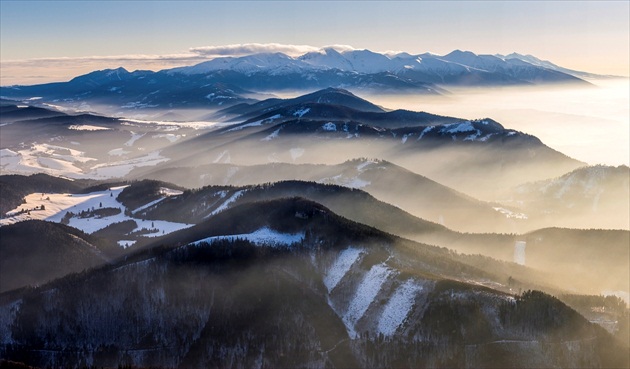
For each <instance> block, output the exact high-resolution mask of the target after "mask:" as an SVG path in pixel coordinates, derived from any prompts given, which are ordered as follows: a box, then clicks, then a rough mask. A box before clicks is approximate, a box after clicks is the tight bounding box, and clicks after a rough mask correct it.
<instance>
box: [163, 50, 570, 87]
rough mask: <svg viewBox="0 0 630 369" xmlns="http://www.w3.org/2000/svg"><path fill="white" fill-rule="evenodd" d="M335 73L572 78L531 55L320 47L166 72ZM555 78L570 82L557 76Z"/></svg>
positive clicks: (208, 63)
mask: <svg viewBox="0 0 630 369" xmlns="http://www.w3.org/2000/svg"><path fill="white" fill-rule="evenodd" d="M335 69H336V70H339V71H343V72H353V73H361V74H375V73H383V72H388V73H393V74H396V75H399V74H401V75H405V74H406V72H409V71H414V72H424V73H435V74H436V75H442V76H444V75H447V74H461V73H471V72H481V73H483V72H485V73H505V74H507V75H513V76H517V75H518V74H519V73H520V72H521V71H522V70H524V69H530V70H539V72H542V70H546V71H555V72H560V73H563V74H569V75H574V73H571V72H575V74H578V73H583V72H578V71H571V70H568V69H566V68H562V67H559V66H557V65H555V64H553V63H551V62H547V61H543V60H540V59H538V58H536V57H533V56H531V55H527V56H525V55H521V54H517V53H512V54H509V55H507V56H503V55H498V54H497V55H477V54H474V53H472V52H470V51H460V50H455V51H453V52H451V53H449V54H447V55H443V56H440V55H435V54H431V53H424V54H418V55H411V54H409V53H405V52H402V53H398V54H393V55H387V54H381V53H377V52H373V51H370V50H346V51H341V52H339V51H337V50H335V49H333V48H324V49H321V50H320V51H314V52H309V53H306V54H304V55H301V56H298V57H295V58H293V57H290V56H288V55H286V54H283V53H261V54H253V55H247V56H242V57H220V58H215V59H212V60H210V61H207V62H203V63H200V64H197V65H194V66H191V67H179V68H174V69H170V70H169V71H168V72H169V73H181V74H186V75H192V74H205V73H211V72H216V71H220V70H230V71H234V72H239V73H245V74H253V73H258V72H268V73H270V74H273V75H282V74H287V73H303V72H309V71H321V70H335ZM556 77H557V78H558V79H571V78H570V77H566V76H562V75H557V76H556Z"/></svg>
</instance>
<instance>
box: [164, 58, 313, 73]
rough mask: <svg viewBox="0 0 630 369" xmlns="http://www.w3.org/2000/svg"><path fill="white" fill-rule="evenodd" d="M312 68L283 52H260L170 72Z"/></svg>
mask: <svg viewBox="0 0 630 369" xmlns="http://www.w3.org/2000/svg"><path fill="white" fill-rule="evenodd" d="M310 68H312V65H309V64H307V63H304V62H302V61H301V60H297V59H294V58H292V57H290V56H288V55H286V54H283V53H260V54H253V55H248V56H243V57H221V58H215V59H212V60H210V61H207V62H203V63H201V64H197V65H195V66H192V67H180V68H174V69H171V70H170V71H169V73H183V74H202V73H209V72H216V71H219V70H231V71H235V72H240V73H244V74H252V73H256V72H261V71H266V72H270V73H272V74H282V73H295V72H300V71H303V70H305V69H310Z"/></svg>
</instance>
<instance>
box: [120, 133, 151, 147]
mask: <svg viewBox="0 0 630 369" xmlns="http://www.w3.org/2000/svg"><path fill="white" fill-rule="evenodd" d="M129 133H131V138H130V139H129V141H127V142H125V146H129V147H132V146H133V144H134V143H135V142H136V141H138V140H139V139H141V138H142V137H143V136H144V135H145V134H146V133H135V132H131V131H130V132H129Z"/></svg>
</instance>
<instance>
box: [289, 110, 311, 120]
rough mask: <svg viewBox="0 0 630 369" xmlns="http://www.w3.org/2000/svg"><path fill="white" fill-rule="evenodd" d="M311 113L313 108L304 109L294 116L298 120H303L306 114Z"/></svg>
mask: <svg viewBox="0 0 630 369" xmlns="http://www.w3.org/2000/svg"><path fill="white" fill-rule="evenodd" d="M309 111H311V108H302V109H300V110H298V111H296V112H295V113H293V116H296V117H298V118H302V117H303V116H304V114H306V113H308V112H309Z"/></svg>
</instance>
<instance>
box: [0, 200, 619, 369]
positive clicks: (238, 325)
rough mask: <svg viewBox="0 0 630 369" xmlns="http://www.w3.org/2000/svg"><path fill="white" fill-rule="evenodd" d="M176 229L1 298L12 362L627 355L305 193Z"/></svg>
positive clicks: (459, 265) (591, 361) (504, 361)
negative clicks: (108, 262)
mask: <svg viewBox="0 0 630 369" xmlns="http://www.w3.org/2000/svg"><path fill="white" fill-rule="evenodd" d="M236 219H238V220H239V221H242V223H234V222H233V220H236ZM235 224H236V228H235V227H234V225H235ZM228 229H229V230H231V231H232V232H237V233H236V234H235V233H227V234H226V233H225V231H226V230H228ZM261 229H266V230H267V232H266V234H267V235H269V234H272V235H273V237H272V238H271V241H270V238H266V239H262V238H261V237H259V236H260V232H257V231H259V230H261ZM339 230H345V232H344V233H339V232H338V231H339ZM300 231H302V232H304V233H303V237H302V238H300V239H299V240H297V241H295V238H290V237H288V235H295V234H296V233H295V232H300ZM178 235H179V236H180V237H175V234H173V235H172V236H170V237H171V238H172V239H171V240H170V241H175V240H176V239H179V240H180V241H181V242H179V243H178V245H181V246H177V247H173V246H164V247H157V248H155V247H153V248H150V249H147V250H146V251H144V252H142V253H139V254H136V255H133V256H130V257H129V258H127V259H126V260H125V261H121V262H119V263H118V264H115V265H112V266H107V267H103V268H101V269H99V270H94V271H92V272H89V273H87V274H85V275H77V276H71V277H67V278H64V279H61V280H58V281H56V282H53V283H51V284H49V285H47V286H43V287H40V288H38V289H33V290H28V291H19V292H15V293H11V294H7V293H5V294H3V295H0V300H1V306H0V317H1V319H0V322H1V324H2V329H1V330H0V332H2V336H0V352H2V355H3V357H5V358H7V359H9V360H19V361H24V362H26V363H27V364H29V365H44V364H46V365H61V366H80V365H102V366H116V365H119V364H120V365H132V366H159V367H207V366H225V365H230V366H233V367H249V366H253V365H263V366H273V367H296V366H317V367H321V366H330V367H349V366H350V367H357V366H359V367H391V366H398V365H411V366H439V367H444V366H449V367H452V366H457V367H463V366H475V367H479V366H487V365H490V364H491V363H497V364H498V365H499V366H506V365H507V366H508V367H532V366H538V367H540V366H553V365H558V366H568V367H578V366H584V365H586V366H589V367H610V366H618V365H625V364H626V362H625V361H624V360H626V359H625V354H626V351H627V350H625V349H622V348H621V347H620V346H618V345H617V344H616V343H615V341H614V338H613V337H612V336H610V335H609V334H608V333H607V332H606V331H604V330H603V329H601V328H598V327H597V326H594V325H591V324H590V323H588V321H586V320H585V319H584V318H583V317H581V316H580V315H579V314H577V313H576V312H575V311H573V310H571V309H569V308H567V307H566V306H565V305H563V304H562V303H561V302H559V301H558V300H556V299H554V298H552V297H551V296H549V295H545V294H543V293H540V292H527V293H525V294H523V295H522V296H519V297H518V298H516V299H514V298H513V297H511V296H510V295H506V294H505V293H503V292H499V291H497V290H493V289H489V288H486V287H481V286H475V285H471V284H468V283H462V282H457V281H454V280H452V279H449V278H448V276H453V277H455V278H456V279H465V280H469V281H471V280H482V279H486V280H487V282H488V283H490V281H491V280H492V279H493V278H497V277H496V276H493V275H492V273H489V272H487V271H483V272H482V271H481V270H479V269H478V268H476V267H473V266H471V265H469V264H466V263H465V262H464V261H466V260H467V258H466V257H463V256H457V255H454V254H452V253H450V252H448V251H446V250H443V249H438V248H434V247H429V246H424V245H419V244H414V243H408V242H405V241H402V240H400V242H402V243H401V244H400V245H399V244H397V242H396V240H395V239H394V238H392V237H391V236H388V235H385V234H383V233H381V232H378V231H377V230H375V229H372V228H367V227H365V226H361V225H358V224H353V223H351V222H348V221H347V220H344V219H342V218H339V217H337V216H336V215H334V214H333V213H330V212H329V211H328V210H327V209H326V208H323V207H321V206H319V205H317V204H313V203H311V202H308V201H304V200H301V199H288V200H279V201H274V202H263V203H258V204H247V205H243V206H240V207H238V208H234V209H232V210H229V211H226V212H224V213H221V214H219V215H217V216H216V217H214V218H213V219H210V220H208V221H207V222H206V223H205V224H202V225H198V226H197V227H194V228H192V229H190V230H186V231H182V232H179V233H178ZM197 237H202V238H201V239H199V238H197ZM189 240H193V241H194V242H193V243H192V244H189V245H186V243H187V242H189ZM411 255H415V256H416V257H415V258H410V257H409V256H411ZM458 259H459V260H458ZM514 271H518V270H514ZM501 278H503V277H501ZM121 286H124V288H121ZM506 289H507V288H506ZM44 305H45V306H46V308H43V306H44ZM471 317H474V319H471ZM113 322H116V324H112V323H113ZM59 327H67V328H64V329H59ZM569 341H570V342H571V344H568V343H567V342H569ZM543 347H544V348H545V349H544V350H543V349H542V348H543ZM569 350H571V354H570V355H569V354H568V352H569ZM401 360H402V361H401Z"/></svg>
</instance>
